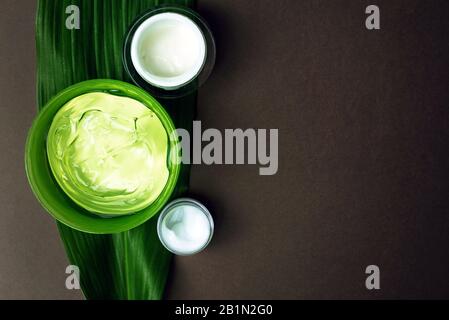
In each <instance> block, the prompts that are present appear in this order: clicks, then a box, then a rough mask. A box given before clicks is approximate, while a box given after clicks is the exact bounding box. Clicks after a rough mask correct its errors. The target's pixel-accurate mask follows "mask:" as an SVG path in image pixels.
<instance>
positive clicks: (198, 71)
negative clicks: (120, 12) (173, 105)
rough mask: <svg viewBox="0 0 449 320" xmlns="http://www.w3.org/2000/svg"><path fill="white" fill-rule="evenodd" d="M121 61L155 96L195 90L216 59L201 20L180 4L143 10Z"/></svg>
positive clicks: (134, 25) (128, 36)
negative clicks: (147, 10) (145, 11)
mask: <svg viewBox="0 0 449 320" xmlns="http://www.w3.org/2000/svg"><path fill="white" fill-rule="evenodd" d="M123 62H124V66H125V69H126V71H127V72H128V74H129V75H130V77H131V79H132V80H133V82H134V83H135V84H137V85H138V86H140V87H142V88H144V89H146V90H147V91H149V92H150V93H152V94H154V95H155V96H158V97H178V96H182V95H185V94H188V93H190V92H192V91H194V90H196V89H197V88H198V87H199V86H200V85H201V84H202V83H203V82H204V81H205V80H206V79H207V77H208V76H209V74H210V72H211V70H212V67H213V65H214V63H215V42H214V39H213V36H212V33H211V31H210V29H209V28H208V26H207V24H206V23H205V22H204V20H203V19H202V18H201V17H200V16H199V15H198V14H197V13H196V12H194V11H193V10H190V9H189V8H187V7H181V6H162V7H158V8H156V9H154V10H151V11H149V12H147V13H145V14H143V15H142V16H141V17H140V18H139V19H138V20H137V21H136V22H135V23H134V24H133V26H132V27H131V29H130V31H129V32H128V35H127V38H126V41H125V46H124V55H123Z"/></svg>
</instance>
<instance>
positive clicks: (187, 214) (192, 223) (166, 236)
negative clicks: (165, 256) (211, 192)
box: [157, 198, 214, 256]
mask: <svg viewBox="0 0 449 320" xmlns="http://www.w3.org/2000/svg"><path fill="white" fill-rule="evenodd" d="M157 233H158V235H159V239H160V240H161V242H162V244H163V245H164V247H165V248H167V250H169V251H170V252H172V253H174V254H177V255H181V256H187V255H192V254H195V253H198V252H200V251H202V250H204V248H206V246H207V245H208V244H209V242H210V241H211V239H212V235H213V233H214V221H213V219H212V216H211V214H210V213H209V211H208V210H207V208H206V207H205V206H204V205H202V204H201V203H200V202H198V201H196V200H193V199H190V198H181V199H177V200H175V201H173V202H171V203H169V204H168V205H167V206H166V207H165V208H164V210H163V211H162V212H161V214H160V216H159V219H158V223H157Z"/></svg>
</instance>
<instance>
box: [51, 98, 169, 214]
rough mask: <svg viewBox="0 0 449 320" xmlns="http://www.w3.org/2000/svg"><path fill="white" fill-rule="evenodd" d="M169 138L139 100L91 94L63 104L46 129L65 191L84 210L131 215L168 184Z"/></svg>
mask: <svg viewBox="0 0 449 320" xmlns="http://www.w3.org/2000/svg"><path fill="white" fill-rule="evenodd" d="M167 149H168V137H167V133H166V131H165V129H164V126H163V125H162V123H161V121H160V120H159V118H158V117H157V116H156V115H155V114H154V113H153V112H152V111H151V110H150V109H148V108H147V107H146V106H145V105H143V104H142V103H140V102H139V101H137V100H134V99H131V98H126V97H119V96H115V95H112V94H107V93H100V92H98V93H88V94H84V95H81V96H79V97H76V98H74V99H72V100H70V101H69V102H68V103H67V104H65V105H64V106H63V107H62V108H61V109H60V110H59V111H58V113H57V114H56V116H55V117H54V119H53V122H52V124H51V127H50V131H49V133H48V141H47V154H48V159H49V163H50V167H51V169H52V172H53V174H54V176H55V178H56V180H57V182H58V184H59V185H60V187H61V188H62V189H63V190H64V192H65V193H66V194H67V195H68V196H69V197H70V198H71V199H72V200H73V201H74V202H76V203H77V204H78V205H80V206H81V207H83V208H85V209H86V210H88V211H90V212H93V213H98V214H103V215H121V214H132V213H135V212H137V211H139V210H142V209H144V208H145V207H147V206H149V205H150V204H151V203H152V202H154V201H155V200H156V198H157V197H158V196H159V194H160V193H161V192H162V190H163V189H164V187H165V184H166V183H167V180H168V176H169V172H168V168H167V153H168V150H167Z"/></svg>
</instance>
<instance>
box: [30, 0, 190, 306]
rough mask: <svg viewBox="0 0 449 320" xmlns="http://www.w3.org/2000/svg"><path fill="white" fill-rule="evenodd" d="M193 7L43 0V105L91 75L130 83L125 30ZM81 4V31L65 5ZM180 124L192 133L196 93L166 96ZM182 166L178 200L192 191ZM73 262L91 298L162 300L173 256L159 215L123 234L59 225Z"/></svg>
mask: <svg viewBox="0 0 449 320" xmlns="http://www.w3.org/2000/svg"><path fill="white" fill-rule="evenodd" d="M165 3H169V4H183V5H188V6H193V5H194V0H172V1H157V0H40V1H38V11H37V20H36V44H37V96H38V97H37V100H38V106H39V109H41V108H43V107H44V106H45V104H46V103H47V102H48V101H49V100H50V98H52V97H53V96H54V95H55V94H56V93H58V92H59V91H61V90H63V89H65V88H66V87H68V86H70V85H72V84H75V83H77V82H81V81H84V80H89V79H98V78H108V79H117V80H124V81H128V82H129V81H130V79H129V78H128V77H127V75H126V74H125V71H124V68H123V66H122V60H121V54H122V46H123V40H124V36H125V34H126V31H127V30H128V28H129V27H130V25H131V24H132V22H133V21H134V19H136V17H137V16H138V15H140V14H141V13H143V12H144V11H146V10H148V9H149V8H151V7H153V6H155V5H158V4H165ZM69 5H77V6H78V7H79V8H80V13H81V15H80V17H81V21H80V26H81V28H80V29H79V30H68V29H67V28H66V26H65V22H66V18H67V17H68V15H67V14H66V12H65V11H66V8H67V6H69ZM160 102H161V104H162V105H163V106H165V107H166V109H167V111H168V112H169V113H170V115H171V116H172V118H173V120H174V122H175V125H176V126H177V127H178V128H181V127H182V128H186V129H188V130H191V126H192V120H193V119H194V113H195V105H196V95H195V94H192V95H189V96H186V97H184V98H181V99H175V100H168V101H160ZM188 182H189V168H188V167H186V166H184V167H183V168H182V171H181V176H180V178H179V181H178V184H177V187H176V190H175V193H174V196H173V197H176V196H179V195H180V194H182V193H184V192H185V191H186V190H187V188H188ZM58 229H59V232H60V235H61V239H62V241H63V243H64V246H65V249H66V252H67V255H68V258H69V260H70V263H72V264H74V265H77V266H78V267H79V268H80V281H81V286H82V289H83V292H84V295H85V296H86V298H87V299H160V298H161V297H162V295H163V292H164V287H165V282H166V278H167V274H168V269H169V264H170V258H171V255H170V254H169V253H168V252H167V251H166V250H165V249H164V248H163V247H162V245H161V244H160V242H159V239H158V237H157V232H156V218H152V219H150V220H149V221H148V222H146V223H144V224H143V225H141V226H139V227H137V228H135V229H132V230H129V231H126V232H123V233H119V234H109V235H95V234H87V233H83V232H80V231H77V230H74V229H71V228H69V227H67V226H65V225H63V224H61V223H58Z"/></svg>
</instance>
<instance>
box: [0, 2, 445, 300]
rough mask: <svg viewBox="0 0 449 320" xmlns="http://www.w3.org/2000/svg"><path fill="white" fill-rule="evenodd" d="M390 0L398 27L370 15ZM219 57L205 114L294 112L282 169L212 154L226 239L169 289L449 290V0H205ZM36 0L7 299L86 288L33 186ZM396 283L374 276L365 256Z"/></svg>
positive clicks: (234, 124) (11, 83)
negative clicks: (368, 283) (30, 137)
mask: <svg viewBox="0 0 449 320" xmlns="http://www.w3.org/2000/svg"><path fill="white" fill-rule="evenodd" d="M371 3H375V4H377V5H379V6H380V9H381V30H379V31H368V30H366V29H365V27H364V21H365V14H364V10H365V7H366V6H367V5H369V4H371ZM198 6H199V11H200V12H201V13H202V14H203V15H204V16H205V17H206V18H207V20H208V21H209V22H210V24H211V26H212V29H213V31H214V32H215V34H216V38H217V44H218V61H217V66H216V68H215V70H214V73H213V75H212V77H211V78H210V80H209V81H208V82H207V84H206V85H205V86H204V87H203V88H202V89H201V91H200V94H199V103H198V108H199V118H200V119H201V120H202V123H203V128H210V127H213V128H219V129H225V128H239V127H240V128H278V129H279V134H280V136H279V150H280V154H279V172H278V174H277V175H275V176H268V177H267V176H259V175H258V169H257V167H256V166H209V167H208V166H196V167H194V168H193V170H192V183H191V185H192V194H193V195H194V196H195V197H197V198H199V199H201V200H203V201H204V202H206V203H207V204H208V206H209V207H210V208H211V210H212V211H213V215H214V218H215V220H216V226H217V230H216V235H215V238H214V240H213V242H212V244H211V246H210V247H209V248H208V249H207V250H206V251H205V252H203V253H201V254H198V255H196V256H192V257H183V258H176V260H175V263H174V265H173V270H172V276H171V279H170V281H169V284H168V288H167V298H173V299H177V298H184V299H196V298H208V299H216V298H224V299H226V298H236V299H240V298H253V299H258V298H262V299H265V298H273V299H278V298H289V299H294V298H299V299H302V298H449V252H448V245H449V232H448V231H449V216H448V213H449V210H448V209H449V206H448V200H447V197H448V191H449V188H448V178H449V175H448V161H447V160H448V152H447V140H448V134H449V121H448V120H449V117H448V116H449V111H448V107H449V106H448V102H449V88H448V86H449V76H448V71H449V42H448V39H447V34H448V32H449V19H448V18H447V13H448V12H449V3H448V2H447V1H437V0H435V1H424V0H422V1H411V0H401V1H399V0H396V1H385V0H384V1H380V0H377V1H374V2H371V1H360V0H352V1H335V0H332V1H331V0H328V1H318V0H301V1H298V0H291V1H286V0H283V1H257V0H251V1H249V0H246V1H237V0H234V1H221V0H199V1H198ZM34 14H35V3H34V2H33V1H29V0H20V1H18V0H3V1H2V6H1V9H0V44H1V50H0V75H1V77H0V114H1V117H0V126H1V135H0V150H2V152H3V154H2V156H1V158H0V170H1V171H0V172H1V177H2V180H1V183H0V189H1V190H0V203H1V209H2V210H1V213H0V214H1V217H0V298H3V299H5V298H7V299H10V298H20V299H24V298H29V299H33V298H40V299H50V298H53V299H72V298H73V299H77V298H81V297H82V296H81V294H80V292H73V291H68V290H66V289H65V287H64V280H65V274H64V270H65V267H66V265H67V260H66V258H65V254H64V251H63V248H62V245H61V243H60V240H59V237H58V234H57V231H56V227H55V224H54V222H53V221H52V220H51V218H50V217H49V216H48V215H46V214H45V213H44V211H43V209H41V208H40V206H39V205H38V203H37V201H36V200H35V198H34V197H33V195H32V194H31V191H30V189H29V187H28V184H27V181H26V177H25V173H24V169H23V153H24V142H25V138H26V133H27V130H28V128H29V126H30V124H31V121H32V119H33V117H34V116H35V110H36V106H35V88H34V85H35V83H34V73H35V61H34V59H35V58H34V56H35V51H34ZM369 264H376V265H379V267H380V269H381V290H379V291H376V292H373V291H368V290H366V289H365V286H364V281H365V277H366V275H365V274H364V271H365V268H366V266H367V265H369Z"/></svg>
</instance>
